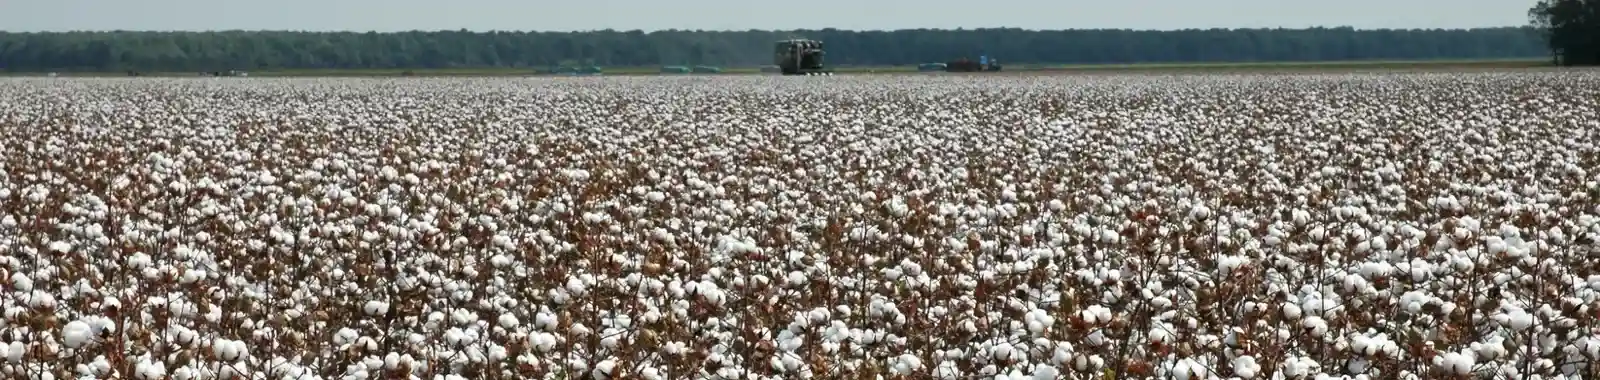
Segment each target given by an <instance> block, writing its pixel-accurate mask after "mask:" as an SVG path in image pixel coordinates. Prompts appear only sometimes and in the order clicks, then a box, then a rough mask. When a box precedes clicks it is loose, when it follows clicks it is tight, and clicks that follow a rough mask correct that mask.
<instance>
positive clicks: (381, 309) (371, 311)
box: [361, 301, 389, 316]
mask: <svg viewBox="0 0 1600 380" xmlns="http://www.w3.org/2000/svg"><path fill="white" fill-rule="evenodd" d="M361 310H362V311H365V312H366V313H367V315H372V316H378V315H383V314H385V313H388V312H389V303H388V302H382V301H367V303H366V305H363V306H362V307H361Z"/></svg>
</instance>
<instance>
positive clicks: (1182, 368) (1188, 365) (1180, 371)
mask: <svg viewBox="0 0 1600 380" xmlns="http://www.w3.org/2000/svg"><path fill="white" fill-rule="evenodd" d="M1204 373H1205V368H1203V367H1201V366H1200V364H1199V363H1195V362H1194V359H1183V360H1180V361H1178V364H1176V365H1173V366H1172V371H1171V374H1172V379H1173V380H1191V379H1198V378H1199V375H1200V374H1204Z"/></svg>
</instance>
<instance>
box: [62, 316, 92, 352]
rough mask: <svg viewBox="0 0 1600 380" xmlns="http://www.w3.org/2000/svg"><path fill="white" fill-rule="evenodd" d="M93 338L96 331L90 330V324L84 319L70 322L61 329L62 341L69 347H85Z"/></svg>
mask: <svg viewBox="0 0 1600 380" xmlns="http://www.w3.org/2000/svg"><path fill="white" fill-rule="evenodd" d="M93 338H94V332H93V331H91V330H90V328H89V324H88V323H84V322H83V321H72V322H68V323H67V326H66V327H64V328H62V329H61V343H63V344H66V345H67V348H71V349H77V348H80V347H83V345H84V344H86V343H88V342H89V340H91V339H93Z"/></svg>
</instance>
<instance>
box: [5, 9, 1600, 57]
mask: <svg viewBox="0 0 1600 380" xmlns="http://www.w3.org/2000/svg"><path fill="white" fill-rule="evenodd" d="M1546 1H1547V2H1550V1H1557V2H1559V1H1566V0H1546ZM1584 1H1600V0H1584ZM1547 35H1548V33H1545V29H1540V28H1538V27H1536V26H1527V27H1500V28H1476V29H1387V30H1385V29H1377V30H1364V29H1353V28H1348V27H1341V28H1306V29H1189V30H1173V31H1139V30H1025V29H1016V28H986V29H954V30H949V29H905V30H892V31H852V30H838V29H820V30H786V31H765V30H747V31H701V30H666V31H656V32H643V31H615V30H603V31H588V32H504V31H492V32H471V31H465V30H462V31H412V32H392V33H377V32H366V33H361V32H292V31H213V32H154V31H106V32H33V33H6V32H0V70H6V71H123V70H139V71H219V70H274V69H413V68H418V69H420V68H544V67H550V66H555V65H563V64H586V65H599V66H635V67H637V66H655V65H716V66H756V65H766V64H770V63H771V60H772V49H773V43H774V42H776V41H778V40H782V39H788V38H810V39H816V40H821V41H823V42H824V43H825V44H826V49H827V51H828V58H827V59H828V61H829V63H830V64H832V65H845V66H848V65H874V66H876V65H914V64H919V63H926V62H945V61H949V60H953V59H958V58H963V57H967V58H973V59H976V58H977V57H978V56H979V55H988V56H990V57H994V58H996V59H999V60H1001V61H1002V62H1004V63H1006V64H1019V63H1030V64H1095V63H1171V62H1263V61H1336V60H1428V59H1496V58H1528V57H1547V56H1550V51H1551V50H1550V47H1549V46H1548V45H1549V44H1548V43H1547V41H1546V40H1547V38H1546V37H1547ZM1591 40H1592V39H1591Z"/></svg>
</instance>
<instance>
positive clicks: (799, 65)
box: [772, 39, 833, 75]
mask: <svg viewBox="0 0 1600 380" xmlns="http://www.w3.org/2000/svg"><path fill="white" fill-rule="evenodd" d="M824 55H826V53H825V52H823V50H822V41H817V40H808V39H791V40H783V41H778V43H777V44H776V45H774V47H773V51H772V63H773V64H774V65H777V66H778V69H779V70H778V71H780V72H782V73H783V75H833V70H832V69H829V68H827V67H826V66H823V63H822V58H823V56H824Z"/></svg>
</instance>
